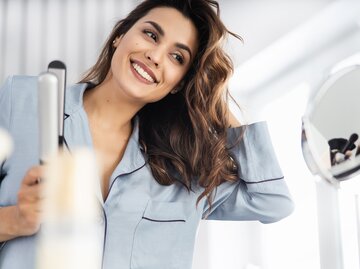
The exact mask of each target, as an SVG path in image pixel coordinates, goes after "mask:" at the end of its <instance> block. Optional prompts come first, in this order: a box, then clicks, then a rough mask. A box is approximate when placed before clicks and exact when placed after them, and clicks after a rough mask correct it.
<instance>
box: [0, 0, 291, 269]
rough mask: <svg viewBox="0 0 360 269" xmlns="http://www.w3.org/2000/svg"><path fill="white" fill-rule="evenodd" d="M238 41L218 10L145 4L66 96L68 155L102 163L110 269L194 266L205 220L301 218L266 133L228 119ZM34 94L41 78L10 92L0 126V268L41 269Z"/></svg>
mask: <svg viewBox="0 0 360 269" xmlns="http://www.w3.org/2000/svg"><path fill="white" fill-rule="evenodd" d="M228 34H232V33H231V32H229V31H228V30H227V29H226V27H225V26H224V24H223V23H222V22H221V20H220V17H219V6H218V4H217V2H216V1H211V0H191V1H190V0H187V1H184V0H172V1H169V0H146V1H144V2H142V3H141V4H140V5H139V6H137V7H136V8H135V9H134V10H133V11H132V12H131V13H130V14H129V15H128V16H127V17H126V18H125V19H123V20H121V21H119V22H118V23H117V24H116V25H115V27H114V29H113V31H112V32H111V34H110V36H109V38H108V40H107V42H106V44H105V46H104V48H103V50H102V52H101V54H100V56H99V58H98V60H97V62H96V63H95V65H94V66H93V67H91V68H90V70H89V71H88V73H87V74H86V75H85V76H84V78H83V79H82V80H81V81H80V82H79V83H78V84H76V85H74V86H72V87H69V88H68V89H67V97H66V98H67V99H66V108H65V114H66V119H65V139H66V142H67V145H68V147H69V149H74V148H76V147H79V146H84V145H85V146H88V147H90V148H93V150H94V151H95V153H96V155H97V158H98V159H99V161H100V166H101V171H102V174H101V178H99V181H100V183H101V184H100V186H101V192H102V200H101V201H100V202H101V204H102V207H103V212H104V216H103V217H104V221H102V222H101V223H100V224H99V225H100V226H101V229H99V231H101V233H102V235H103V238H104V241H103V268H104V269H116V268H139V269H140V268H157V269H158V268H169V269H171V268H181V269H186V268H191V263H192V252H193V248H194V241H195V236H196V230H197V227H198V224H199V222H200V220H201V219H218V220H259V221H261V222H263V223H269V222H274V221H277V220H280V219H281V218H283V217H285V216H287V215H288V214H290V212H291V211H292V208H293V205H292V201H291V198H290V194H289V192H288V189H287V187H286V184H285V182H284V179H283V176H282V173H281V170H280V168H279V166H278V163H277V160H276V157H275V155H274V151H273V148H272V145H271V141H270V138H269V136H268V131H267V127H266V124H265V123H256V124H252V125H249V126H246V127H245V126H240V123H239V122H238V121H237V120H236V119H235V118H234V117H233V116H232V114H231V113H230V112H229V109H228V103H227V101H228V97H229V93H228V90H227V81H228V79H229V77H230V75H231V73H232V70H233V67H232V62H231V60H230V58H229V57H228V56H227V55H226V54H225V52H224V51H223V49H222V41H223V40H224V38H226V36H227V35H228ZM235 36H236V35H235ZM35 92H36V78H33V77H19V76H14V77H12V78H10V79H9V80H8V81H7V83H6V84H5V86H4V88H3V89H2V90H1V91H0V108H1V113H0V127H2V128H5V129H7V130H9V132H10V133H11V135H12V136H13V137H14V141H15V146H16V149H15V152H14V154H13V156H12V157H11V158H9V159H8V160H6V161H5V162H4V164H3V165H2V166H1V169H4V171H7V174H6V176H5V177H4V179H3V183H2V184H1V186H0V206H1V207H2V208H0V219H1V220H2V221H1V222H0V242H1V241H3V242H6V244H5V245H4V246H3V248H2V249H1V251H0V268H34V267H33V266H31V265H33V264H34V249H35V246H36V245H35V242H36V237H37V232H38V230H39V227H40V224H41V219H40V218H39V213H40V212H41V209H40V208H39V205H40V202H45V203H46V201H41V199H40V198H39V192H40V191H41V188H42V184H43V183H40V184H34V182H36V181H37V179H38V178H39V177H41V176H42V169H40V168H39V167H33V168H30V167H31V166H33V165H34V163H36V162H37V160H38V159H39V156H38V152H37V151H34V150H33V149H34V148H36V145H37V143H38V141H37V140H38V133H37V130H35V129H34V130H32V131H31V132H29V131H28V127H29V126H36V124H37V112H36V103H37V99H36V98H37V97H36V94H35ZM25 102H26V103H27V105H26V106H25V105H24V103H25ZM14 119H16V120H14ZM30 145H31V146H30ZM34 145H35V147H34ZM20 150H21V152H20ZM26 171H28V172H26ZM25 173H26V176H25V177H24V179H23V180H22V178H23V174H25ZM19 186H20V187H19ZM18 193H19V195H18ZM39 211H40V212H39ZM3 220H5V221H3ZM14 227H15V228H14ZM18 255H22V257H23V259H21V260H20V259H17V258H16V257H18Z"/></svg>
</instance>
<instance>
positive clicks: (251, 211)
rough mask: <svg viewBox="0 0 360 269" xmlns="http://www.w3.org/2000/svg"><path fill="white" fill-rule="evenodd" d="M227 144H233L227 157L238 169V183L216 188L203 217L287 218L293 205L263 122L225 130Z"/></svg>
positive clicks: (267, 219)
mask: <svg viewBox="0 0 360 269" xmlns="http://www.w3.org/2000/svg"><path fill="white" fill-rule="evenodd" d="M239 139H240V140H239ZM237 140H239V142H238V143H237V144H236V143H235V142H236V141H237ZM228 144H229V145H234V144H235V146H233V147H232V148H231V149H230V155H231V156H232V158H233V159H234V160H235V162H236V163H237V166H238V180H237V181H236V182H225V183H223V184H221V185H220V186H218V188H217V189H216V191H215V193H214V195H213V197H214V198H213V202H212V206H211V207H210V206H209V204H208V203H206V204H205V208H204V211H203V212H204V214H203V218H206V219H209V220H258V221H260V222H262V223H271V222H275V221H278V220H280V219H282V218H284V217H286V216H288V215H289V214H290V213H291V212H292V211H293V208H294V205H293V202H292V199H291V195H290V193H289V190H288V188H287V185H286V183H285V181H284V177H283V174H282V171H281V169H280V166H279V164H278V161H277V158H276V156H275V152H274V149H273V146H272V143H271V139H270V136H269V132H268V128H267V124H266V122H257V123H254V124H251V125H246V126H242V127H237V128H229V129H228Z"/></svg>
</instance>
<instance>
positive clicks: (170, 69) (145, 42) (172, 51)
mask: <svg viewBox="0 0 360 269" xmlns="http://www.w3.org/2000/svg"><path fill="white" fill-rule="evenodd" d="M114 46H115V47H116V50H115V52H114V55H113V58H112V62H111V69H110V71H109V72H110V73H109V77H110V79H111V81H112V83H113V84H114V85H115V86H116V88H118V89H119V91H121V92H122V94H125V95H126V96H127V97H128V98H130V99H131V100H133V101H135V102H139V103H142V104H146V103H151V102H155V101H158V100H160V99H162V98H163V97H164V96H166V95H167V94H169V93H170V92H171V91H172V90H174V89H176V86H178V85H179V83H180V81H181V79H182V78H183V77H184V75H185V74H186V72H187V70H188V69H189V67H190V66H191V64H192V61H193V58H194V56H195V54H196V50H197V30H196V28H195V26H194V25H193V23H192V22H191V21H190V20H189V19H187V18H186V17H184V16H183V15H182V14H181V13H180V12H179V11H177V10H176V9H173V8H167V7H160V8H154V9H152V10H151V11H150V12H149V13H148V14H147V15H146V16H144V17H143V18H141V19H140V20H139V21H137V23H136V24H134V25H133V27H132V28H130V30H129V31H128V32H127V33H126V34H124V35H123V36H121V37H119V38H117V39H116V41H115V44H114Z"/></svg>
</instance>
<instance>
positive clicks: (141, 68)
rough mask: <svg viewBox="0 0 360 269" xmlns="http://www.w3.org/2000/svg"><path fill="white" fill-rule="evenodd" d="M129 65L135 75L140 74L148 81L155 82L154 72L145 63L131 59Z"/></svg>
mask: <svg viewBox="0 0 360 269" xmlns="http://www.w3.org/2000/svg"><path fill="white" fill-rule="evenodd" d="M130 62H131V66H132V67H133V71H134V72H135V73H136V75H138V76H140V77H141V79H144V80H146V82H148V83H157V79H156V76H155V74H154V73H153V72H152V71H151V69H150V68H148V67H147V66H146V65H145V64H143V63H142V62H140V61H137V60H131V61H130Z"/></svg>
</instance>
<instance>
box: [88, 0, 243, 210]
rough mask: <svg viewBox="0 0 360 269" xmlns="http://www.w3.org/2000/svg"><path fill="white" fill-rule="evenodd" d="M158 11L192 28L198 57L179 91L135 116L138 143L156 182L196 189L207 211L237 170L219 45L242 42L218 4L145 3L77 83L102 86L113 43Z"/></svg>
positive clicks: (227, 63)
mask: <svg viewBox="0 0 360 269" xmlns="http://www.w3.org/2000/svg"><path fill="white" fill-rule="evenodd" d="M156 7H172V8H175V9H177V10H178V11H180V12H181V13H182V14H183V15H184V16H185V17H186V18H189V19H190V20H191V21H192V22H193V24H194V25H195V27H196V29H197V32H198V52H197V54H196V55H195V58H194V61H193V64H192V66H191V67H190V68H189V70H188V72H187V73H186V75H185V76H184V78H183V79H182V83H181V85H182V86H183V87H182V89H181V90H180V91H179V92H178V93H176V94H169V95H167V96H166V97H164V98H163V99H162V100H160V101H158V102H155V103H149V104H147V105H145V106H144V107H143V108H142V109H141V110H140V111H139V112H138V113H137V116H138V118H139V142H140V144H141V145H142V146H143V148H144V149H145V152H146V154H147V156H148V164H149V166H150V167H151V170H152V173H153V176H154V177H155V179H156V181H157V182H159V183H160V184H162V185H171V184H174V183H180V184H182V185H183V186H184V187H185V188H186V189H187V190H188V191H192V190H193V188H192V187H193V186H194V184H196V186H200V187H202V188H203V192H202V193H201V195H200V196H199V197H198V199H197V204H198V203H199V201H200V200H201V199H202V198H204V197H206V198H207V200H208V203H209V204H210V206H211V203H212V200H213V195H212V194H213V193H214V190H216V187H217V186H218V185H220V184H221V183H223V182H224V181H232V182H233V181H236V180H237V169H238V167H237V165H236V163H235V161H234V160H233V159H232V158H231V156H230V154H229V145H228V144H227V128H228V127H229V121H228V116H229V115H228V113H229V110H228V100H229V97H230V94H229V92H228V89H227V86H226V85H227V81H228V79H229V77H230V75H231V74H232V72H233V64H232V61H231V59H230V58H229V56H228V55H227V54H226V53H225V52H224V50H223V49H222V43H223V41H224V39H225V38H226V37H227V36H228V34H231V35H233V36H235V37H236V38H239V39H240V40H241V37H239V36H238V35H236V34H234V33H232V32H230V31H229V30H228V29H227V28H226V27H225V25H224V24H223V23H222V21H221V20H220V9H219V4H218V3H217V2H216V1H213V0H146V1H143V2H142V3H140V4H139V5H138V6H137V7H136V8H135V9H134V10H133V11H132V12H131V13H129V15H128V16H127V17H126V18H125V19H123V20H120V21H119V22H117V23H116V25H115V26H114V28H113V31H112V32H111V34H110V36H109V38H108V40H107V42H106V43H105V46H104V48H103V50H102V52H101V54H100V56H99V58H98V60H97V62H96V64H95V65H94V66H93V67H92V68H91V69H90V70H89V71H88V73H87V74H86V75H85V77H84V78H83V79H82V80H81V82H92V83H95V84H100V83H102V82H103V81H104V80H105V78H106V76H107V74H108V72H109V69H110V65H111V58H112V56H113V53H114V51H115V49H114V47H113V44H112V42H113V40H115V38H116V37H118V36H121V35H123V34H125V33H126V32H127V31H128V30H129V29H130V28H131V27H132V26H133V25H134V24H135V23H136V22H137V21H138V20H139V19H141V18H142V17H143V16H145V15H146V14H147V13H148V12H149V11H150V10H151V9H153V8H156Z"/></svg>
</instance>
